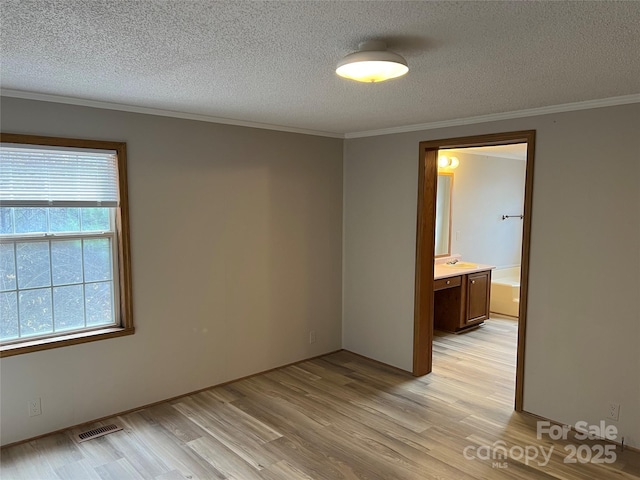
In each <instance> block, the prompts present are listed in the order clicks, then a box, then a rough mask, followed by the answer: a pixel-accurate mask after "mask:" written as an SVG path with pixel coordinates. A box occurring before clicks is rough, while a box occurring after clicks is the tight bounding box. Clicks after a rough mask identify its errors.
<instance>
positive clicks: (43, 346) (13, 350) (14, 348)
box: [0, 327, 135, 358]
mask: <svg viewBox="0 0 640 480" xmlns="http://www.w3.org/2000/svg"><path fill="white" fill-rule="evenodd" d="M134 332H135V329H134V328H133V327H130V328H125V327H109V328H103V329H100V330H92V331H90V332H75V333H70V334H68V335H60V336H58V337H53V338H39V339H36V340H25V341H24V342H20V343H12V344H10V345H2V346H0V358H4V357H11V356H13V355H21V354H23V353H31V352H38V351H40V350H49V349H51V348H59V347H66V346H69V345H78V344H80V343H87V342H95V341H97V340H106V339H107V338H115V337H122V336H124V335H133V333H134Z"/></svg>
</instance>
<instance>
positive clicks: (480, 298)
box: [465, 270, 491, 326]
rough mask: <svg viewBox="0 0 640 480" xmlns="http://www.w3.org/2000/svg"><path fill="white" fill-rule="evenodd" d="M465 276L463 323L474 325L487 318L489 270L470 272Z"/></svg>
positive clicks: (489, 290) (489, 283)
mask: <svg viewBox="0 0 640 480" xmlns="http://www.w3.org/2000/svg"><path fill="white" fill-rule="evenodd" d="M465 277H467V312H466V313H467V314H466V318H465V325H466V326H469V325H475V324H478V323H481V322H484V321H485V320H486V319H487V318H489V295H490V293H491V270H487V271H485V272H478V273H472V274H469V275H465Z"/></svg>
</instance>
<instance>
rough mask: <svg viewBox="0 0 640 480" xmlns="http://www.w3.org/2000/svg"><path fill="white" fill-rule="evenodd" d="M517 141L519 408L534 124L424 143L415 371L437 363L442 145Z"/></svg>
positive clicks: (519, 402) (423, 371) (518, 402)
mask: <svg viewBox="0 0 640 480" xmlns="http://www.w3.org/2000/svg"><path fill="white" fill-rule="evenodd" d="M517 143H522V144H525V145H526V172H525V182H524V210H523V211H522V215H524V218H523V219H522V248H521V258H520V266H521V269H520V298H519V315H518V342H517V359H516V388H515V409H516V410H517V411H521V410H522V401H523V374H524V347H525V343H524V339H525V336H526V312H527V308H526V307H527V292H528V275H529V246H530V236H531V207H532V187H533V159H534V149H535V131H533V130H530V131H520V132H509V133H500V134H490V135H480V136H474V137H463V138H454V139H444V140H433V141H426V142H421V143H420V157H419V158H420V165H419V177H418V178H419V182H418V185H419V190H418V224H417V246H416V283H415V317H414V347H413V374H414V375H416V376H421V375H425V374H428V373H430V372H431V370H432V363H433V359H432V357H433V336H434V334H433V330H434V290H435V287H436V285H435V282H434V251H435V248H436V236H435V231H436V204H437V202H436V195H437V187H436V185H437V181H438V151H439V150H444V149H464V148H472V147H487V146H500V145H512V144H517ZM505 213H508V212H505ZM449 240H450V239H449Z"/></svg>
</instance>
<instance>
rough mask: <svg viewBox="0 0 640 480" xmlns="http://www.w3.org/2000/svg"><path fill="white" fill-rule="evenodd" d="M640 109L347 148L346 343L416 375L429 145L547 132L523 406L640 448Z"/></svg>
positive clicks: (540, 164) (542, 145)
mask: <svg viewBox="0 0 640 480" xmlns="http://www.w3.org/2000/svg"><path fill="white" fill-rule="evenodd" d="M639 126H640V105H639V104H634V105H625V106H618V107H610V108H599V109H592V110H584V111H576V112H567V113H561V114H551V115H544V116H538V117H529V118H521V119H516V120H508V121H499V122H491V123H484V124H475V125H465V126H460V127H451V128H442V129H438V130H425V131H420V132H412V133H404V134H394V135H385V136H378V137H369V138H360V139H349V140H347V141H346V142H345V143H346V145H345V163H344V172H345V173H344V182H345V196H344V204H345V206H344V225H345V229H344V247H343V251H344V265H343V269H344V276H343V283H344V303H343V346H344V348H346V349H349V350H352V351H355V352H357V353H360V354H363V355H366V356H369V357H372V358H374V359H377V360H380V361H382V362H385V363H389V364H392V365H395V366H397V367H400V368H403V369H405V370H411V367H412V344H413V301H414V295H413V293H414V272H415V265H414V264H415V237H416V200H417V194H416V191H417V175H418V143H419V142H420V141H421V140H432V139H440V138H452V137H461V136H467V135H479V134H485V133H496V132H508V131H516V130H528V129H535V130H536V131H537V141H536V148H537V152H536V158H535V175H534V192H533V215H532V245H531V274H530V289H529V302H530V303H529V309H528V332H527V342H526V362H525V369H526V373H525V385H524V407H525V410H526V411H529V412H532V413H536V414H538V415H542V416H544V417H548V418H551V419H553V420H556V421H560V422H566V423H569V424H574V423H575V422H576V421H579V420H584V421H587V422H589V423H591V424H595V423H597V422H598V421H600V420H601V419H604V417H605V413H606V407H607V402H608V401H615V402H617V403H620V404H621V409H620V420H619V422H611V423H613V424H614V425H617V427H618V428H619V430H620V432H621V435H624V436H625V437H626V438H625V443H627V444H630V445H634V446H636V447H639V446H640V410H639V409H638V406H639V405H640V373H639V372H640V349H639V348H638V345H640V309H639V308H638V295H639V294H640V248H639V245H640V188H639V185H640V136H639V133H640V132H639Z"/></svg>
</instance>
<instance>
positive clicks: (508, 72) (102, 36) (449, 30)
mask: <svg viewBox="0 0 640 480" xmlns="http://www.w3.org/2000/svg"><path fill="white" fill-rule="evenodd" d="M1 8H2V11H1V12H0V13H1V17H2V20H1V21H2V23H1V29H0V32H1V41H2V43H1V55H2V65H1V83H0V85H1V86H2V88H3V89H9V90H12V91H13V92H9V94H13V95H16V92H15V91H22V92H31V93H39V94H50V95H60V96H66V97H73V98H79V99H86V100H94V101H103V102H113V103H118V104H123V105H130V106H136V107H147V108H156V109H163V110H172V111H176V112H184V113H189V114H197V115H207V116H212V117H219V118H228V119H233V120H239V121H247V122H261V123H265V124H271V125H281V126H286V127H295V128H300V129H308V130H314V131H321V132H334V133H339V134H343V133H348V132H360V131H368V130H378V129H385V128H391V127H400V126H404V125H412V124H422V123H430V122H442V121H446V120H451V119H459V118H467V117H474V116H480V115H490V114H497V113H502V112H512V111H518V110H523V109H531V108H538V107H545V106H551V105H558V104H564V103H573V102H582V101H588V100H595V99H604V98H609V97H617V96H623V95H631V94H638V93H640V55H638V52H639V51H640V28H638V24H639V23H638V22H640V2H637V1H630V2H582V1H579V2H525V1H510V2H483V1H476V2H454V1H447V2H430V1H413V2H408V1H364V2H358V1H309V0H306V1H270V2H264V1H260V2H249V1H240V0H234V1H204V0H202V1H187V0H182V1H164V0H156V1H148V0H141V1H123V0H83V1H76V0H62V1H39V0H38V1H31V0H2V1H1ZM372 38H373V39H383V40H386V41H387V43H388V45H389V48H390V49H391V50H393V51H395V52H397V53H400V54H401V55H403V56H404V57H405V58H406V59H407V61H408V63H409V66H410V71H409V74H408V75H407V76H405V77H403V78H400V79H397V80H392V81H388V82H384V83H379V84H360V83H356V82H352V81H348V80H345V79H342V78H340V77H338V76H337V75H336V74H335V72H334V68H335V65H336V63H337V62H338V61H339V60H340V58H341V57H343V56H344V55H346V54H348V53H350V52H352V51H354V50H355V49H356V48H357V46H358V43H359V42H361V41H363V40H366V39H372Z"/></svg>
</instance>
